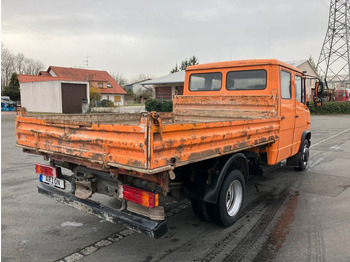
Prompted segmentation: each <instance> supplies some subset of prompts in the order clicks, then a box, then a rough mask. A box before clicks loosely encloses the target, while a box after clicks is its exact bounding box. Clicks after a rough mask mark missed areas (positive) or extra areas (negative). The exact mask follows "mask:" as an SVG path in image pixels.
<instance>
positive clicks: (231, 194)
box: [226, 180, 243, 217]
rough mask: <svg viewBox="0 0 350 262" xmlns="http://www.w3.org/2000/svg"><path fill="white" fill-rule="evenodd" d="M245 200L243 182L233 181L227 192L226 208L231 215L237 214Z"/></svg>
mask: <svg viewBox="0 0 350 262" xmlns="http://www.w3.org/2000/svg"><path fill="white" fill-rule="evenodd" d="M242 200H243V188H242V184H241V182H239V181H238V180H235V181H233V182H232V183H231V184H230V186H229V187H228V190H227V192H226V210H227V214H228V215H229V216H231V217H233V216H235V215H237V213H238V211H239V209H240V207H241V204H242Z"/></svg>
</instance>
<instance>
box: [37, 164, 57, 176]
mask: <svg viewBox="0 0 350 262" xmlns="http://www.w3.org/2000/svg"><path fill="white" fill-rule="evenodd" d="M35 172H36V173H38V174H41V175H45V176H52V177H57V168H56V167H53V166H49V165H43V164H38V163H37V164H35Z"/></svg>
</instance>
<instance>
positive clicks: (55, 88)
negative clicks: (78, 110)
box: [20, 81, 62, 113]
mask: <svg viewBox="0 0 350 262" xmlns="http://www.w3.org/2000/svg"><path fill="white" fill-rule="evenodd" d="M20 91H21V106H22V107H25V108H26V110H27V111H31V112H52V113H62V93H61V82H60V81H47V82H34V83H33V82H31V83H21V84H20Z"/></svg>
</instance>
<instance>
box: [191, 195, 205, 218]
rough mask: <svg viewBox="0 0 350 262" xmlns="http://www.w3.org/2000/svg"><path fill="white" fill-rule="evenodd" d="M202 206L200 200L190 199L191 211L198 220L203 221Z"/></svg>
mask: <svg viewBox="0 0 350 262" xmlns="http://www.w3.org/2000/svg"><path fill="white" fill-rule="evenodd" d="M202 204H203V203H202V201H201V200H198V199H194V198H192V199H191V207H192V211H193V213H194V214H195V215H196V216H197V217H198V218H200V219H204V215H203V210H202Z"/></svg>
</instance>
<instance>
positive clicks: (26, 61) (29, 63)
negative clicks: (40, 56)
mask: <svg viewBox="0 0 350 262" xmlns="http://www.w3.org/2000/svg"><path fill="white" fill-rule="evenodd" d="M43 68H44V64H43V63H42V62H40V61H39V60H34V59H31V58H27V57H25V55H24V54H22V53H18V54H17V55H13V54H12V52H11V51H10V50H9V49H8V48H7V47H5V45H4V44H3V43H1V90H3V88H4V87H5V86H8V85H9V82H10V78H11V76H12V74H13V73H17V74H27V75H37V74H38V73H39V72H40V70H42V69H43Z"/></svg>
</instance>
